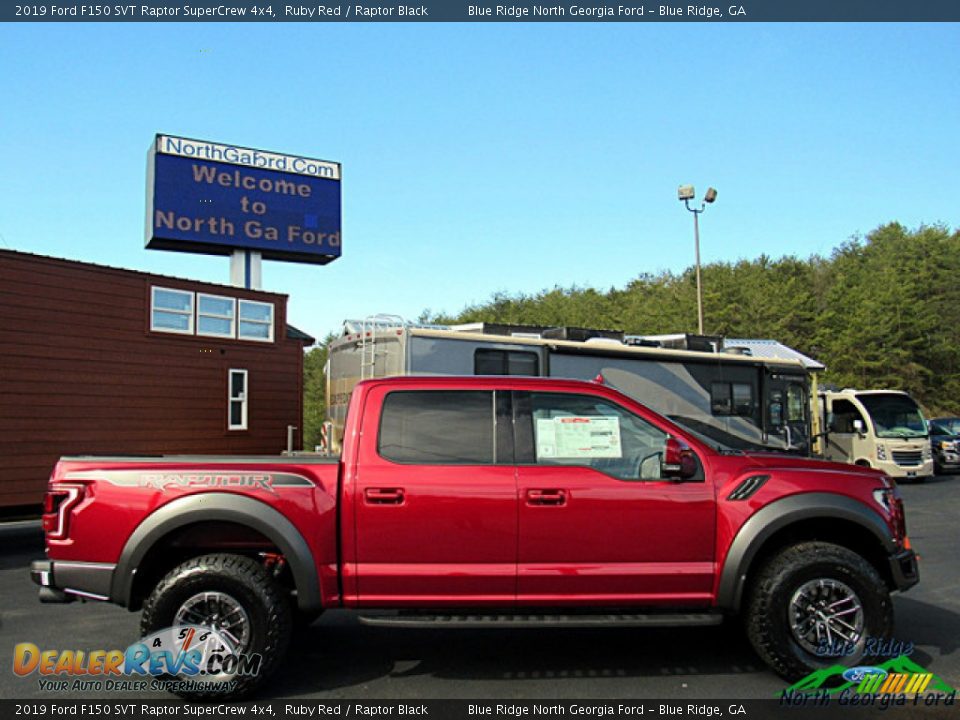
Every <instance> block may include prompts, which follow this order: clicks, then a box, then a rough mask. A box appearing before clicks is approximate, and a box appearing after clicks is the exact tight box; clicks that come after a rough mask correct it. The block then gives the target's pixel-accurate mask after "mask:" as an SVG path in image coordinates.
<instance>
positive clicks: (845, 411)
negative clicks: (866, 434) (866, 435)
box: [824, 398, 869, 462]
mask: <svg viewBox="0 0 960 720" xmlns="http://www.w3.org/2000/svg"><path fill="white" fill-rule="evenodd" d="M827 422H828V428H827V429H828V430H829V431H830V432H829V434H828V435H827V443H826V452H825V453H824V456H825V457H826V458H827V460H835V461H836V462H855V461H857V460H859V459H861V453H859V452H858V450H860V449H861V448H860V447H859V446H860V445H861V444H863V443H861V442H859V440H860V433H859V432H857V426H858V423H859V427H860V428H861V430H866V428H868V427H869V426H868V425H867V419H866V418H865V417H864V415H863V413H862V412H860V408H858V407H857V406H856V405H854V404H853V403H852V402H851V401H850V400H847V399H845V398H831V399H828V400H827Z"/></svg>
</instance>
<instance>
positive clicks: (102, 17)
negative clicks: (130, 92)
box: [0, 0, 960, 23]
mask: <svg viewBox="0 0 960 720" xmlns="http://www.w3.org/2000/svg"><path fill="white" fill-rule="evenodd" d="M0 21H5V22H9V21H14V22H16V21H20V22H49V21H55V22H65V21H66V22H71V21H73V22H431V21H432V22H641V23H642V22H650V23H654V22H960V2H958V0H741V1H740V2H736V3H732V4H731V3H729V1H728V0H725V1H724V2H713V1H712V0H707V1H706V2H693V3H681V2H676V1H674V2H670V1H669V0H668V1H667V2H629V1H627V2H619V1H613V2H603V1H602V0H601V1H599V2H598V1H597V0H592V1H589V0H588V1H585V2H568V1H562V2H556V3H553V2H524V1H522V0H517V1H514V2H504V3H503V4H496V3H490V2H483V0H474V1H473V2H470V1H469V0H463V1H461V0H426V1H425V2H420V1H419V0H410V1H409V2H376V1H373V0H362V1H361V2H335V1H333V0H326V1H325V2H322V3H317V2H300V3H279V2H242V1H240V0H232V1H230V0H227V1H226V2H217V0H214V1H213V2H209V1H208V2H187V3H175V2H155V1H154V0H147V2H140V3H137V4H122V5H121V4H106V5H104V4H101V5H97V4H83V3H78V2H64V1H63V0H54V1H53V2H39V3H33V4H29V5H28V4H7V3H4V4H3V5H2V7H0Z"/></svg>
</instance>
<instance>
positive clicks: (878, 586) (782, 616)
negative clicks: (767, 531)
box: [746, 542, 893, 680]
mask: <svg viewBox="0 0 960 720" xmlns="http://www.w3.org/2000/svg"><path fill="white" fill-rule="evenodd" d="M746 629H747V637H748V638H749V639H750V642H751V644H752V645H753V647H754V649H755V650H756V651H757V654H758V655H760V657H761V658H763V660H764V661H765V662H766V663H767V664H768V665H770V667H772V668H773V669H774V670H775V671H776V672H777V673H778V674H779V675H781V676H782V677H784V678H786V679H788V680H799V679H800V678H802V677H804V676H806V675H809V674H810V673H811V672H813V671H815V670H818V669H821V668H825V667H830V666H833V665H844V666H853V665H860V664H863V663H865V662H869V660H870V657H869V655H870V653H869V649H870V647H871V644H872V643H870V640H871V639H876V640H880V639H883V638H887V637H889V635H890V633H891V632H892V631H893V605H892V603H891V602H890V594H889V592H888V591H887V586H886V584H885V583H884V581H883V579H882V578H881V577H880V575H879V573H878V572H877V570H876V569H875V568H874V567H873V565H871V564H870V563H869V562H868V561H867V560H865V559H864V558H863V557H861V556H860V555H858V554H857V553H855V552H853V551H851V550H848V549H847V548H844V547H840V546H839V545H833V544H831V543H825V542H806V543H801V544H799V545H794V546H793V547H790V548H787V549H786V550H784V551H782V552H781V553H780V554H779V555H777V556H775V557H774V558H773V559H772V560H770V561H769V562H767V563H766V565H764V566H763V567H762V568H761V569H760V571H759V573H758V575H757V577H756V580H755V581H754V582H753V584H752V586H751V589H750V592H749V595H748V597H747V604H746Z"/></svg>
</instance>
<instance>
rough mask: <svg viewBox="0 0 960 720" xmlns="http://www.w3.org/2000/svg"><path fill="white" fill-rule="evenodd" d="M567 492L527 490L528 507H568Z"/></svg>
mask: <svg viewBox="0 0 960 720" xmlns="http://www.w3.org/2000/svg"><path fill="white" fill-rule="evenodd" d="M566 504H567V491H566V490H527V505H566Z"/></svg>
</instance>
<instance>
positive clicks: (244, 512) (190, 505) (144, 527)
mask: <svg viewBox="0 0 960 720" xmlns="http://www.w3.org/2000/svg"><path fill="white" fill-rule="evenodd" d="M218 520H219V521H226V522H235V523H238V524H240V525H246V526H248V527H250V528H252V529H254V530H256V531H257V532H259V533H261V534H263V535H264V536H265V537H267V538H268V539H269V540H270V541H271V542H273V543H274V544H275V545H276V546H277V547H278V548H279V549H280V551H281V552H282V553H283V555H284V557H285V558H286V560H287V563H288V564H289V567H290V570H291V572H292V573H293V579H294V582H295V583H296V586H297V607H298V608H299V609H300V610H303V611H308V612H309V611H315V610H320V609H322V608H323V605H322V602H321V599H320V582H319V578H318V575H317V568H316V563H315V562H314V559H313V554H312V553H311V552H310V547H309V546H308V545H307V541H306V540H305V539H304V538H303V535H301V534H300V531H299V530H297V528H296V527H294V525H293V523H291V522H290V521H289V520H288V519H287V518H286V517H284V516H283V515H282V514H281V513H280V512H279V511H277V510H275V509H274V508H272V507H270V506H269V505H267V504H266V503H263V502H261V501H260V500H255V499H253V498H249V497H246V496H244V495H236V494H232V493H195V494H191V495H187V496H185V497H182V498H178V499H176V500H173V501H172V502H169V503H167V504H166V505H163V506H162V507H160V508H158V509H157V510H155V511H154V512H153V513H152V514H150V515H149V516H147V518H146V519H144V520H143V522H141V523H140V524H139V525H138V526H137V528H136V529H135V530H134V531H133V533H132V534H131V535H130V537H129V538H128V539H127V542H126V544H125V545H124V547H123V551H122V552H121V554H120V560H119V561H118V562H117V567H116V571H115V572H114V574H113V583H112V585H111V590H110V599H111V600H112V601H113V602H115V603H117V604H119V605H123V606H124V607H129V606H130V602H131V599H132V597H131V596H132V593H133V585H134V578H135V574H136V571H137V568H138V567H139V566H140V564H141V563H142V562H143V559H144V558H145V557H146V556H147V553H148V552H150V550H151V548H153V547H154V545H155V544H156V543H157V542H159V541H160V540H161V539H162V538H163V537H165V536H166V535H168V534H169V533H170V532H172V531H174V530H177V529H178V528H182V527H185V526H187V525H193V524H194V523H198V522H211V521H218Z"/></svg>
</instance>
